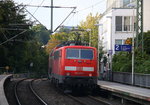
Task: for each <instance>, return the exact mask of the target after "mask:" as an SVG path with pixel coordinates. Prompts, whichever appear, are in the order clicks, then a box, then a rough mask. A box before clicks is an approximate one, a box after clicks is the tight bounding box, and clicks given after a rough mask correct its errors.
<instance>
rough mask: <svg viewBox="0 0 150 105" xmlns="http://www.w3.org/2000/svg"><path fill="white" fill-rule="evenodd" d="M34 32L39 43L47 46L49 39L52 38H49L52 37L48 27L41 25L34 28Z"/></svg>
mask: <svg viewBox="0 0 150 105" xmlns="http://www.w3.org/2000/svg"><path fill="white" fill-rule="evenodd" d="M32 30H33V32H34V35H35V39H37V41H39V42H40V43H42V44H43V45H46V44H47V42H48V40H49V38H50V37H49V36H50V31H49V30H47V29H46V27H44V26H43V25H41V24H38V25H36V26H33V28H32Z"/></svg>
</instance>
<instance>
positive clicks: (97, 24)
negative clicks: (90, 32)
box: [94, 24, 103, 70]
mask: <svg viewBox="0 0 150 105" xmlns="http://www.w3.org/2000/svg"><path fill="white" fill-rule="evenodd" d="M94 25H95V26H98V27H99V26H103V24H94ZM99 46H100V37H99V32H98V49H97V50H98V66H97V69H98V70H99V68H100V67H99V64H100V63H99V53H100V52H99Z"/></svg>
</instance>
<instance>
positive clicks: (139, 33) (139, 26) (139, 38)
mask: <svg viewBox="0 0 150 105" xmlns="http://www.w3.org/2000/svg"><path fill="white" fill-rule="evenodd" d="M139 47H141V48H140V49H138V48H139ZM136 48H137V49H138V50H141V53H142V55H143V52H144V41H143V0H137V20H136Z"/></svg>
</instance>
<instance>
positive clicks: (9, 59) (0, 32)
mask: <svg viewBox="0 0 150 105" xmlns="http://www.w3.org/2000/svg"><path fill="white" fill-rule="evenodd" d="M30 23H32V22H30V21H28V20H26V19H25V13H24V9H23V8H20V7H19V6H16V5H15V3H14V2H13V1H11V0H3V1H0V67H5V66H10V70H9V71H10V72H12V71H14V73H24V72H28V71H30V72H36V73H38V74H39V75H43V74H46V71H47V65H48V64H47V62H48V60H47V58H48V56H47V54H46V52H45V50H44V49H42V48H41V46H42V45H43V44H42V43H41V42H43V41H44V42H45V40H42V41H41V40H37V37H36V34H35V33H36V32H39V33H43V34H45V33H44V32H43V30H44V29H43V27H42V28H37V29H34V30H30V27H31V26H32V24H30ZM38 29H39V30H38ZM40 31H41V32H40ZM44 31H45V30H44ZM8 39H11V40H8ZM43 39H45V37H44V38H43ZM3 42H5V43H3ZM31 63H33V66H32V67H31V66H30V64H31Z"/></svg>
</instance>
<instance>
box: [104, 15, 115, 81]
mask: <svg viewBox="0 0 150 105" xmlns="http://www.w3.org/2000/svg"><path fill="white" fill-rule="evenodd" d="M106 18H109V19H110V51H109V54H110V62H109V63H110V75H109V79H110V80H111V81H112V80H113V75H112V74H113V73H112V54H113V50H112V16H107V17H106Z"/></svg>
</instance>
